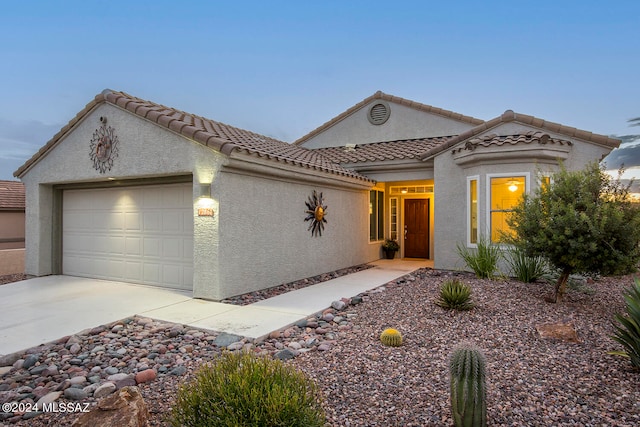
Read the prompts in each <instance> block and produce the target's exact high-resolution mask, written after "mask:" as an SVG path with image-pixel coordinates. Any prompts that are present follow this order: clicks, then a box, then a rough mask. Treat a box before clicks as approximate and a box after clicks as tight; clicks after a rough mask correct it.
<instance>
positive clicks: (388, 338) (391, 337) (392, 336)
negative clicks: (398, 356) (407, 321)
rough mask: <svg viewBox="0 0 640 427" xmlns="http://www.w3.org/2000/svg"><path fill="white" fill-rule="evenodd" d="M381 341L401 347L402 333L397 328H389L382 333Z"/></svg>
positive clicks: (387, 344) (391, 345)
mask: <svg viewBox="0 0 640 427" xmlns="http://www.w3.org/2000/svg"><path fill="white" fill-rule="evenodd" d="M380 342H382V344H384V345H386V346H388V347H400V346H401V345H402V334H401V333H400V331H398V330H397V329H393V328H387V329H385V330H384V331H382V333H381V334H380Z"/></svg>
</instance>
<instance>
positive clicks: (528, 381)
mask: <svg viewBox="0 0 640 427" xmlns="http://www.w3.org/2000/svg"><path fill="white" fill-rule="evenodd" d="M452 277H458V278H460V279H461V280H463V281H464V282H465V283H467V284H469V285H470V286H471V287H472V289H473V298H474V301H475V303H476V307H475V308H474V309H473V310H471V311H468V312H456V311H447V310H445V309H443V308H440V307H438V306H436V305H435V304H434V303H433V301H434V299H435V298H436V296H437V293H438V287H439V285H440V284H441V283H442V282H443V281H444V280H447V279H449V278H452ZM633 277H634V275H630V276H624V277H617V278H603V279H600V280H597V281H596V282H594V283H590V284H588V285H586V286H583V287H581V288H575V289H570V290H569V292H568V294H567V297H566V300H565V302H563V303H561V304H550V303H548V302H546V301H545V297H546V296H548V294H549V293H550V292H551V290H552V287H551V286H550V285H548V284H546V283H535V284H523V283H519V282H516V281H512V280H479V279H476V278H475V277H473V276H471V275H468V274H464V273H452V272H440V271H434V270H428V269H423V270H418V271H416V272H414V273H412V274H409V275H406V276H404V277H402V278H400V279H397V280H395V281H392V282H390V283H388V284H386V285H385V286H383V287H380V288H378V289H375V290H372V291H370V292H367V293H365V294H362V295H361V297H362V303H360V304H357V305H347V306H346V307H345V308H344V309H342V310H335V309H328V310H326V312H324V313H320V314H318V315H317V316H311V317H310V318H308V319H304V320H303V321H301V322H300V323H298V324H297V325H295V326H292V327H290V328H288V329H286V330H285V331H281V332H276V333H274V334H272V335H271V336H270V337H269V338H267V339H265V340H264V341H261V342H251V340H247V339H242V340H239V341H238V342H236V343H234V344H232V347H233V348H238V349H239V348H245V349H251V350H253V351H256V352H258V353H261V354H270V355H275V354H278V355H279V357H282V356H283V354H284V355H290V356H294V355H295V356H296V357H293V358H291V359H290V360H288V362H287V363H289V364H291V365H293V366H295V367H297V368H299V369H301V370H303V371H304V372H306V373H307V374H308V375H309V376H310V377H312V378H313V379H314V380H315V381H316V382H317V383H318V385H319V386H320V389H321V390H322V392H323V395H324V403H323V405H324V407H325V409H326V412H327V417H328V425H331V426H441V425H445V426H446V425H451V424H452V421H451V415H450V408H449V406H450V405H449V396H448V393H449V386H448V368H447V363H448V358H449V356H450V354H451V352H452V350H453V348H454V346H455V345H456V344H457V343H459V342H462V341H470V342H473V343H475V344H476V345H477V346H479V347H480V348H481V349H482V350H483V351H484V353H485V356H486V358H487V385H488V393H487V397H488V419H489V423H490V425H504V426H507V425H508V426H520V425H523V426H549V425H558V426H574V425H579V426H629V427H631V426H637V425H640V372H638V371H634V370H632V369H631V365H630V364H629V362H628V361H626V360H625V359H622V358H619V357H615V356H611V355H608V354H607V351H610V350H613V349H618V348H619V346H618V344H617V343H615V342H614V341H613V340H611V338H610V336H611V335H612V334H613V325H612V323H611V321H612V318H613V314H614V313H616V312H623V311H624V302H623V298H622V291H623V289H625V288H627V287H628V286H630V285H631V283H632V282H633ZM635 277H638V275H635ZM552 322H563V323H571V324H573V326H574V327H575V329H576V332H577V335H578V339H579V342H578V343H569V342H563V341H560V340H548V339H542V338H540V336H539V335H538V333H537V331H536V325H539V324H544V323H552ZM121 324H122V327H118V328H116V329H117V334H118V335H120V336H119V337H118V338H114V337H112V338H109V337H110V336H109V335H108V334H109V333H112V334H113V333H114V332H113V328H114V327H116V326H118V323H116V324H113V325H109V327H108V328H105V329H104V330H102V331H101V332H98V333H96V334H93V335H91V334H90V333H88V334H87V335H86V336H85V337H81V338H82V339H81V340H80V341H81V342H80V343H79V345H80V346H81V351H85V347H84V346H87V347H86V351H88V352H89V354H90V352H91V350H88V349H93V348H95V346H96V345H100V343H99V342H97V341H99V340H111V339H115V341H116V342H120V343H121V347H120V348H130V349H131V350H134V349H138V350H139V349H140V342H142V341H146V343H145V344H144V345H147V346H149V348H147V349H143V350H144V351H147V352H148V351H149V350H153V346H158V345H164V346H165V347H166V353H168V354H169V356H166V357H165V359H168V360H169V362H168V365H167V366H166V371H165V372H163V373H158V376H157V378H156V379H155V380H153V381H151V382H148V383H141V384H139V387H140V389H141V391H142V394H143V396H144V398H145V401H146V402H147V404H148V406H149V408H150V411H151V412H152V421H151V425H152V426H163V425H165V423H164V415H165V414H166V412H167V411H168V410H170V407H171V404H172V402H173V392H174V391H175V390H176V388H177V385H178V384H179V383H180V382H181V381H184V380H185V379H186V378H188V377H189V375H190V374H191V373H192V372H193V370H194V369H196V368H197V367H198V366H200V365H201V364H202V363H203V362H205V361H208V360H211V359H212V358H214V357H215V355H216V354H219V352H220V348H219V346H217V345H216V339H217V338H218V337H219V334H217V333H202V335H200V334H198V333H197V332H198V331H190V330H188V329H187V328H180V327H179V326H176V325H170V324H157V323H156V322H153V321H149V319H146V320H145V319H137V318H136V319H132V320H131V319H130V320H128V322H121ZM129 325H131V328H132V329H131V330H129V329H128V326H129ZM387 327H393V328H396V329H398V330H400V331H401V332H402V334H403V336H404V342H405V344H404V345H403V346H402V347H397V348H391V347H385V346H383V345H382V344H381V343H380V342H379V335H380V332H381V331H382V330H383V329H385V328H387ZM172 331H173V332H172ZM171 335H173V336H171ZM194 335H197V337H194ZM136 340H137V342H138V346H137V347H136V346H134V344H135V343H136ZM105 342H107V341H104V342H103V343H102V344H103V345H104V344H105ZM108 345H109V344H108V343H107V344H106V347H108ZM129 345H131V347H127V346H129ZM183 349H184V350H183ZM138 350H136V351H138ZM144 351H143V353H144ZM62 352H63V353H64V350H63V351H62ZM39 353H41V354H45V353H46V352H43V351H39ZM54 353H55V351H54ZM49 354H51V352H49ZM147 356H148V354H147ZM49 357H55V355H54V356H49ZM284 358H287V357H284ZM135 362H136V363H128V364H126V366H121V368H120V369H121V371H124V372H130V373H131V374H135V372H136V371H138V370H140V368H148V367H152V368H153V367H154V366H155V365H153V363H152V364H151V366H149V363H148V361H147V360H145V359H144V357H141V356H140V355H139V354H138V357H136V361H135ZM39 363H44V359H40V360H39V361H38V362H37V363H36V365H37V364H39ZM139 363H142V364H143V365H138V364H139ZM177 366H182V367H183V368H182V369H180V374H179V375H175V374H173V375H172V374H170V372H171V371H173V370H174V369H175V367H177ZM94 367H95V366H94ZM7 375H10V376H13V378H14V380H15V379H16V378H18V379H19V378H20V375H23V376H25V380H26V377H28V375H26V374H25V372H24V370H14V371H12V372H11V373H9V374H7ZM5 379H6V377H5V378H2V380H3V382H6V381H5ZM25 385H26V386H37V384H33V383H31V384H25V383H24V382H23V383H19V382H18V383H16V381H14V383H12V384H10V385H9V391H10V390H15V389H16V387H21V386H25ZM11 387H13V388H11ZM63 387H64V386H63ZM61 399H62V400H64V396H62V397H61ZM86 400H87V401H89V402H95V399H94V398H93V397H88V398H87V399H86ZM76 416H77V414H52V413H50V414H44V415H41V416H38V417H36V418H33V419H29V420H21V421H18V422H17V423H12V424H10V425H21V426H54V425H55V426H60V425H70V424H71V422H72V421H73V419H74V418H75V417H76ZM1 422H2V421H0V423H1ZM5 422H6V423H8V422H9V421H7V420H5Z"/></svg>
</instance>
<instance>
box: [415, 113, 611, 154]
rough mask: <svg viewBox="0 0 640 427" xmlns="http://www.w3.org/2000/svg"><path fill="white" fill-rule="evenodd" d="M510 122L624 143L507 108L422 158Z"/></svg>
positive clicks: (599, 141)
mask: <svg viewBox="0 0 640 427" xmlns="http://www.w3.org/2000/svg"><path fill="white" fill-rule="evenodd" d="M509 122H518V123H522V124H524V125H529V126H533V127H536V128H539V129H545V130H547V131H550V132H553V133H556V134H561V135H565V136H567V137H570V138H576V139H580V140H583V141H585V142H588V143H591V144H596V145H600V146H603V147H606V148H610V149H614V148H618V146H620V144H621V143H622V141H621V140H619V139H615V138H610V137H608V136H605V135H600V134H595V133H592V132H588V131H585V130H581V129H577V128H574V127H570V126H564V125H561V124H559V123H554V122H548V121H546V120H543V119H540V118H537V117H534V116H530V115H527V114H518V113H516V112H514V111H513V110H507V111H505V112H504V113H502V115H500V116H498V117H495V118H493V119H491V120H488V121H486V122H484V123H482V124H480V125H478V126H476V127H474V128H471V129H469V130H468V131H466V132H463V133H461V134H460V135H457V136H454V137H452V138H451V139H450V140H448V141H447V142H445V143H444V144H442V145H440V146H438V147H434V148H432V149H431V150H429V151H427V152H425V153H424V154H423V155H422V156H421V157H420V158H421V159H422V160H423V161H426V160H429V159H431V158H433V157H435V156H437V155H439V154H440V153H443V152H445V151H447V150H449V149H450V148H453V147H454V146H456V145H458V144H459V143H461V142H464V141H466V140H468V139H470V138H473V137H474V136H476V135H478V134H480V133H482V132H486V131H490V130H491V129H493V128H496V127H498V126H500V125H501V124H504V123H509Z"/></svg>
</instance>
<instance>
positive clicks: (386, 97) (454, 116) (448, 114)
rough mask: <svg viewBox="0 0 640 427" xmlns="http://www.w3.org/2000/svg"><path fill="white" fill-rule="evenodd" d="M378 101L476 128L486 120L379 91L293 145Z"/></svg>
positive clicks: (301, 142) (299, 143)
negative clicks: (468, 124)
mask: <svg viewBox="0 0 640 427" xmlns="http://www.w3.org/2000/svg"><path fill="white" fill-rule="evenodd" d="M376 99H381V100H383V101H387V102H393V103H395V104H400V105H403V106H405V107H408V108H412V109H414V110H418V111H424V112H426V113H430V114H435V115H438V116H442V117H445V118H447V119H451V120H456V121H460V122H464V123H470V124H472V125H474V126H477V125H480V124H482V123H484V120H481V119H477V118H475V117H471V116H465V115H462V114H460V113H456V112H455V111H449V110H445V109H443V108H438V107H433V106H431V105H427V104H422V103H420V102H416V101H411V100H410V99H405V98H402V97H399V96H395V95H390V94H387V93H384V92H382V91H380V90H378V91H377V92H376V93H374V94H373V95H371V96H369V97H367V98H365V99H363V100H362V101H360V102H358V103H357V104H356V105H354V106H352V107H350V108H349V109H347V110H346V111H344V112H342V113H340V114H338V115H337V116H335V117H334V118H332V119H331V120H329V121H327V122H325V123H324V124H322V125H320V126H319V127H317V128H316V129H314V130H312V131H311V132H309V133H308V134H306V135H304V136H302V137H300V138H298V139H297V140H296V141H294V142H293V144H294V145H301V144H304V143H305V142H306V141H308V140H309V139H311V138H313V137H314V136H316V135H318V134H320V133H322V132H324V131H325V130H326V129H328V128H330V127H332V126H333V125H335V124H337V123H338V122H340V121H342V120H343V119H345V118H347V117H349V116H350V115H352V114H353V113H355V112H356V111H358V110H360V109H361V108H364V107H366V106H367V105H369V103H370V102H371V101H374V100H376Z"/></svg>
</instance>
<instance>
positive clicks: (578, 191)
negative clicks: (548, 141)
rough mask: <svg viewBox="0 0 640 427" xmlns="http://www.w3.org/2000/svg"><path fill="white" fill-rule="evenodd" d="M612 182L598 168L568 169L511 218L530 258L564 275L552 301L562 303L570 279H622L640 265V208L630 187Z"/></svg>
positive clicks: (525, 200)
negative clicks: (590, 276) (588, 276)
mask: <svg viewBox="0 0 640 427" xmlns="http://www.w3.org/2000/svg"><path fill="white" fill-rule="evenodd" d="M621 176H622V170H621V171H620V173H619V175H618V178H617V179H613V178H611V177H610V176H609V175H608V174H607V173H606V172H605V170H604V167H600V166H599V165H598V164H597V163H591V164H589V165H588V166H587V167H586V168H585V169H584V170H580V171H567V170H566V169H565V168H564V167H561V169H560V170H559V171H558V172H557V173H555V174H554V175H553V177H552V180H551V182H552V184H551V185H543V186H540V187H539V188H538V189H537V190H536V191H535V193H534V194H532V195H525V196H524V198H523V199H522V201H521V202H520V203H519V204H518V205H516V206H515V207H514V208H513V212H512V213H511V214H510V215H509V216H508V217H507V220H506V221H507V224H508V225H509V227H511V229H512V230H513V233H514V234H513V240H514V241H516V242H517V245H518V246H520V247H521V248H523V249H524V250H525V251H526V252H527V254H528V255H530V256H541V257H544V258H545V259H546V260H547V261H548V263H549V265H550V266H552V267H553V268H556V269H558V270H561V274H560V275H559V276H558V280H557V282H556V285H555V292H554V300H555V301H557V302H560V301H562V299H563V297H564V294H565V292H566V284H567V280H568V279H569V276H570V275H572V274H602V275H618V274H627V273H629V272H632V271H635V269H636V266H637V265H638V261H639V260H640V209H639V208H638V206H637V205H635V204H634V203H632V201H631V197H630V185H631V184H630V183H629V184H624V183H623V182H622V180H621Z"/></svg>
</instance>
